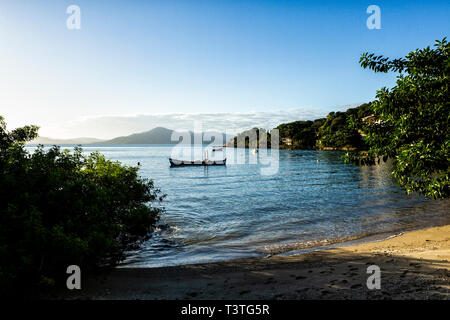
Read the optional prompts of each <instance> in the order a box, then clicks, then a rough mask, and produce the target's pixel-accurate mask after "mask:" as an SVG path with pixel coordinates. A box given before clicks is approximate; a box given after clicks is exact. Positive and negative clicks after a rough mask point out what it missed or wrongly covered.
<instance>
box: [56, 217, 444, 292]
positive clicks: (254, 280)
mask: <svg viewBox="0 0 450 320" xmlns="http://www.w3.org/2000/svg"><path fill="white" fill-rule="evenodd" d="M370 265H377V266H379V267H380V269H381V289H379V290H377V289H375V290H369V289H368V288H367V286H366V281H367V278H368V277H369V276H370V274H367V267H368V266H370ZM57 297H58V298H61V297H63V298H66V299H241V300H245V299H450V225H447V226H441V227H434V228H428V229H424V230H417V231H411V232H408V233H405V234H402V235H399V236H396V237H393V238H389V239H386V240H382V241H375V242H367V243H362V244H357V245H350V246H345V245H343V246H340V247H336V248H333V249H329V250H322V251H315V252H311V253H307V254H303V255H297V256H272V257H269V258H252V259H239V260H231V261H225V262H220V263H209V264H198V265H186V266H176V267H164V268H117V269H114V270H113V271H111V272H110V273H108V274H105V275H102V276H98V277H93V278H89V279H85V280H84V281H83V283H82V290H80V291H77V292H69V293H67V292H65V293H63V294H62V296H61V295H60V294H58V295H57Z"/></svg>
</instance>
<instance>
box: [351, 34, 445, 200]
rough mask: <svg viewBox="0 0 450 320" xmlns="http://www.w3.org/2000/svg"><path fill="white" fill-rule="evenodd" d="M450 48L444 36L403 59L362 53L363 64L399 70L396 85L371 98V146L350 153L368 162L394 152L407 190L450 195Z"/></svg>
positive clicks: (366, 129)
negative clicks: (361, 152) (354, 153)
mask: <svg viewBox="0 0 450 320" xmlns="http://www.w3.org/2000/svg"><path fill="white" fill-rule="evenodd" d="M449 50H450V46H449V43H448V41H447V39H446V38H444V39H443V40H442V41H436V44H435V46H434V48H430V47H426V48H424V49H417V50H415V51H412V52H410V53H409V54H408V55H407V56H406V57H405V58H401V59H394V60H389V59H388V58H385V57H383V56H375V55H374V54H368V53H364V54H363V55H362V56H361V59H360V63H361V66H362V67H363V68H369V69H371V70H373V71H375V72H389V71H394V72H400V74H399V75H398V77H397V82H396V85H395V86H394V87H393V88H392V89H390V90H389V89H387V88H382V89H381V90H379V91H378V92H377V100H376V101H374V102H373V104H372V111H373V119H371V120H370V121H366V123H365V124H364V128H363V131H364V133H365V134H366V136H365V140H366V142H367V144H368V145H369V146H370V148H369V150H368V152H366V153H363V154H357V155H348V159H349V160H357V161H360V160H362V161H363V162H364V163H373V162H374V161H375V159H377V157H380V156H383V157H384V158H385V159H386V157H389V158H392V159H393V164H394V170H393V175H394V177H395V178H396V179H397V180H398V182H399V183H400V184H401V185H402V186H403V187H404V188H405V189H406V191H407V192H408V193H411V192H420V193H422V194H424V195H425V196H428V197H432V198H444V197H448V196H449V162H450V153H449V146H450V140H449V131H448V121H449V117H450V99H449V71H450V57H449V52H450V51H449Z"/></svg>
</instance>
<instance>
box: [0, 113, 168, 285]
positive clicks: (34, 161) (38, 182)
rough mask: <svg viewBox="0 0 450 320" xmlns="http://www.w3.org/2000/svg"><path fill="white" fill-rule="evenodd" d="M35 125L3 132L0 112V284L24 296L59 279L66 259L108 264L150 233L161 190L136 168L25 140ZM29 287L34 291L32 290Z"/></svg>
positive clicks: (92, 266) (85, 265) (90, 265)
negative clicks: (27, 144) (32, 148)
mask: <svg viewBox="0 0 450 320" xmlns="http://www.w3.org/2000/svg"><path fill="white" fill-rule="evenodd" d="M37 130H38V128H37V127H34V126H28V127H24V128H20V129H16V130H13V131H11V132H8V131H6V124H5V122H4V119H3V118H2V117H0V256H1V262H0V285H1V288H2V290H3V293H10V292H11V290H12V289H13V288H15V289H16V290H15V291H16V292H17V293H19V294H29V293H30V292H32V291H34V289H36V288H42V285H43V284H46V285H51V284H54V283H56V284H58V282H59V281H60V280H62V279H63V277H64V279H65V277H66V274H65V272H66V268H67V266H68V265H72V264H75V265H78V266H80V268H81V269H82V270H83V273H84V272H85V271H93V270H96V269H98V268H102V267H111V266H114V265H116V264H117V263H118V262H120V261H121V260H123V259H124V253H125V251H126V250H128V249H130V248H131V247H133V246H135V245H137V244H139V242H141V241H143V240H145V239H147V238H148V237H149V235H150V233H151V232H152V230H153V226H154V224H155V222H156V221H157V220H158V217H159V215H160V214H161V212H162V211H163V210H164V209H163V208H162V207H160V206H159V201H161V200H162V198H163V196H161V195H160V191H159V190H158V189H156V188H155V187H154V185H153V181H152V180H150V179H143V178H141V177H140V176H139V175H138V167H130V166H124V165H122V164H121V163H119V162H115V161H110V160H107V159H105V157H104V156H103V155H101V154H99V153H92V154H90V155H87V156H86V155H83V153H82V150H81V148H79V147H77V148H75V150H74V151H73V152H69V151H68V150H61V149H60V148H59V147H56V146H54V147H52V148H50V150H48V151H45V150H44V148H43V146H39V147H38V148H37V150H36V151H35V152H34V153H32V154H30V153H29V152H28V151H27V150H26V149H25V148H24V144H25V141H29V140H32V139H33V138H35V137H36V136H37ZM30 290H31V291H30Z"/></svg>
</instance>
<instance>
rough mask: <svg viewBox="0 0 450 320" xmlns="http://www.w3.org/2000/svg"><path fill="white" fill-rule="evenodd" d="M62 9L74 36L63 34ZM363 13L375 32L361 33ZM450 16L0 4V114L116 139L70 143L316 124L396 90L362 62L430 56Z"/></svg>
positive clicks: (47, 130) (421, 7) (402, 7)
mask: <svg viewBox="0 0 450 320" xmlns="http://www.w3.org/2000/svg"><path fill="white" fill-rule="evenodd" d="M71 4H76V5H78V6H79V7H80V9H81V30H68V29H67V28H66V19H67V18H68V16H69V15H68V14H67V13H66V8H67V7H68V6H69V5H71ZM371 4H375V5H378V6H379V7H380V9H381V29H380V30H369V29H368V28H367V27H366V19H367V18H368V16H369V14H367V13H366V8H367V7H368V6H369V5H371ZM449 12H450V2H449V1H280V0H278V1H264V0H258V1H245V0H241V1H231V0H230V1H214V0H209V1H176V0H171V1H132V0H131V1H117V0H116V1H84V0H71V1H62V0H53V1H13V0H2V2H1V3H0V39H1V40H2V46H1V49H0V70H2V72H1V73H0V114H2V115H4V116H5V117H6V119H7V121H8V123H9V124H10V125H11V126H19V125H23V124H29V123H36V124H39V125H41V127H42V129H41V134H42V135H50V136H59V137H70V136H73V135H74V134H75V135H78V136H86V135H91V136H92V135H94V134H95V135H97V136H99V137H111V136H115V130H114V128H109V129H108V128H105V129H104V130H103V132H98V131H95V130H94V129H93V127H91V129H89V127H88V126H83V130H82V131H80V132H77V128H76V124H74V123H75V122H76V123H80V121H81V122H82V121H83V119H86V118H89V119H90V122H91V123H95V121H92V118H93V117H94V118H95V117H104V116H115V117H122V116H126V117H130V116H133V117H136V116H139V115H146V116H148V115H152V114H166V113H170V114H173V113H181V114H185V113H189V114H190V113H201V114H205V113H207V114H211V113H222V117H223V113H230V114H236V113H244V114H245V113H247V114H248V113H251V112H266V113H267V115H271V114H273V112H275V111H278V110H280V111H281V112H286V114H287V115H286V117H287V118H289V114H288V113H289V110H293V109H295V110H299V109H300V110H309V111H313V112H314V111H316V112H317V115H321V114H323V113H326V112H329V111H333V110H334V109H336V108H339V106H342V105H346V104H353V103H359V102H366V101H370V100H372V99H374V97H375V93H376V90H377V89H379V88H381V87H382V86H388V87H390V86H392V85H393V84H394V82H395V75H393V74H388V75H386V74H374V73H372V72H371V71H369V70H364V69H362V68H361V67H360V66H359V64H358V60H359V56H360V54H361V53H362V52H364V51H371V52H376V53H379V54H383V55H386V56H390V57H400V56H404V55H405V54H407V53H408V52H409V51H411V50H413V49H416V48H421V47H424V46H427V45H432V44H433V42H434V40H436V39H441V38H443V37H444V36H447V35H448V31H449V30H450V14H449ZM296 114H298V113H296ZM308 114H311V113H308ZM294 116H295V115H294V114H293V117H294ZM292 120H297V119H295V118H293V119H292ZM70 125H72V129H71V131H67V130H64V128H67V127H68V126H70ZM80 128H81V127H80ZM149 129H151V128H149ZM80 130H81V129H80ZM122 131H124V132H128V131H130V133H131V132H133V127H132V126H131V127H129V128H126V130H125V129H124V130H122ZM77 133H79V134H77Z"/></svg>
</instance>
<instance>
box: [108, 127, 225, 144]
mask: <svg viewBox="0 0 450 320" xmlns="http://www.w3.org/2000/svg"><path fill="white" fill-rule="evenodd" d="M203 134H204V135H209V136H220V135H222V139H223V143H224V142H226V141H227V137H226V135H225V134H224V133H220V132H204V133H203ZM187 135H190V139H191V143H194V141H202V135H201V134H196V136H195V137H194V134H193V132H191V131H189V132H177V131H174V130H170V129H167V128H162V127H157V128H154V129H152V130H149V131H145V132H141V133H134V134H131V135H129V136H123V137H117V138H114V139H111V140H107V141H103V142H102V144H177V143H179V141H182V138H181V137H186V136H187ZM172 136H173V137H174V140H175V141H173V140H172ZM177 138H178V139H177ZM194 138H196V139H194ZM213 141H214V139H212V138H211V139H209V140H206V141H203V144H208V143H211V142H213Z"/></svg>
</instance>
